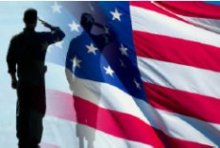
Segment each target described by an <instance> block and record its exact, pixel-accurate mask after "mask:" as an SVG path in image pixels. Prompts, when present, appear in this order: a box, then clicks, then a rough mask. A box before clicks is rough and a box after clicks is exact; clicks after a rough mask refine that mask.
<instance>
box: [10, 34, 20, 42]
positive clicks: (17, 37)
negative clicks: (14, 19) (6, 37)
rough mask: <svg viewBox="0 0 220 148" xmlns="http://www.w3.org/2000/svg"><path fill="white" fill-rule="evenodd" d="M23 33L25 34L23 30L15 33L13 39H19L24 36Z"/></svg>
mask: <svg viewBox="0 0 220 148" xmlns="http://www.w3.org/2000/svg"><path fill="white" fill-rule="evenodd" d="M22 35H23V32H20V33H18V34H15V35H14V36H12V38H11V41H16V40H19V39H20V38H21V37H22Z"/></svg>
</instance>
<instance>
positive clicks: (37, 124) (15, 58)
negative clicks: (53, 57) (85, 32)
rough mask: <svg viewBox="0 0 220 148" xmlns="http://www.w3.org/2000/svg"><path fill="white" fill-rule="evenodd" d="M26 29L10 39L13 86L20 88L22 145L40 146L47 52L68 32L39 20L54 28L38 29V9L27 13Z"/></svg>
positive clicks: (22, 147)
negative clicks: (49, 47) (36, 30)
mask: <svg viewBox="0 0 220 148" xmlns="http://www.w3.org/2000/svg"><path fill="white" fill-rule="evenodd" d="M23 21H24V23H25V28H24V31H23V32H21V33H19V34H18V35H16V36H14V37H13V38H12V40H11V42H10V46H9V50H8V54H7V63H8V72H9V74H10V75H11V79H12V83H11V86H12V88H13V89H17V97H18V100H17V111H16V129H17V138H18V141H19V142H18V146H19V148H39V143H40V141H41V137H42V132H43V125H42V120H43V117H44V115H45V111H46V96H45V76H44V75H45V73H46V71H47V67H46V66H45V55H46V50H47V47H48V46H49V45H50V44H53V43H55V42H58V41H61V40H62V39H63V38H64V36H65V34H64V32H63V31H61V30H60V29H59V28H58V27H53V26H51V25H50V24H48V23H47V22H45V21H43V20H40V19H39V21H40V22H41V23H42V24H43V25H44V26H45V27H47V28H49V29H50V30H51V31H50V32H35V27H36V25H37V11H36V10H35V9H28V10H26V11H25V13H24V19H23Z"/></svg>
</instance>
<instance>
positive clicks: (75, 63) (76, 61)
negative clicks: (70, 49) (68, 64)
mask: <svg viewBox="0 0 220 148" xmlns="http://www.w3.org/2000/svg"><path fill="white" fill-rule="evenodd" d="M72 62H73V67H74V68H76V67H78V68H80V63H81V62H82V60H80V59H78V58H77V57H76V56H75V57H74V58H73V59H72Z"/></svg>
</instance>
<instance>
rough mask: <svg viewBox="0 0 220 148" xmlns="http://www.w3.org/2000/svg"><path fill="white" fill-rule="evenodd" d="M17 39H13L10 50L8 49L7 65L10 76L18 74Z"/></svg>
mask: <svg viewBox="0 0 220 148" xmlns="http://www.w3.org/2000/svg"><path fill="white" fill-rule="evenodd" d="M16 44H17V43H16V38H15V37H14V38H12V40H11V42H10V45H9V48H8V53H7V58H6V60H7V64H8V72H9V73H10V74H14V73H16V64H17V56H16V54H17V53H16V48H18V47H16V46H17V45H16Z"/></svg>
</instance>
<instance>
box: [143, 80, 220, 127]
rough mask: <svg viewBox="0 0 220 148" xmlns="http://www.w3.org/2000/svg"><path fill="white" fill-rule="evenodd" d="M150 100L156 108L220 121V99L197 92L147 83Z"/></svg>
mask: <svg viewBox="0 0 220 148" xmlns="http://www.w3.org/2000/svg"><path fill="white" fill-rule="evenodd" d="M144 85H145V91H146V92H147V95H148V102H149V103H150V104H151V105H153V106H154V107H156V108H159V109H162V110H166V111H171V112H175V113H179V114H183V115H187V116H190V117H194V118H197V119H200V120H204V121H208V122H213V123H218V124H219V123H220V118H219V115H220V108H219V106H220V100H219V99H216V98H212V97H208V96H202V95H199V94H195V93H190V92H184V91H180V90H174V89H170V88H166V87H162V86H158V85H155V84H151V83H145V84H144Z"/></svg>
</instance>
